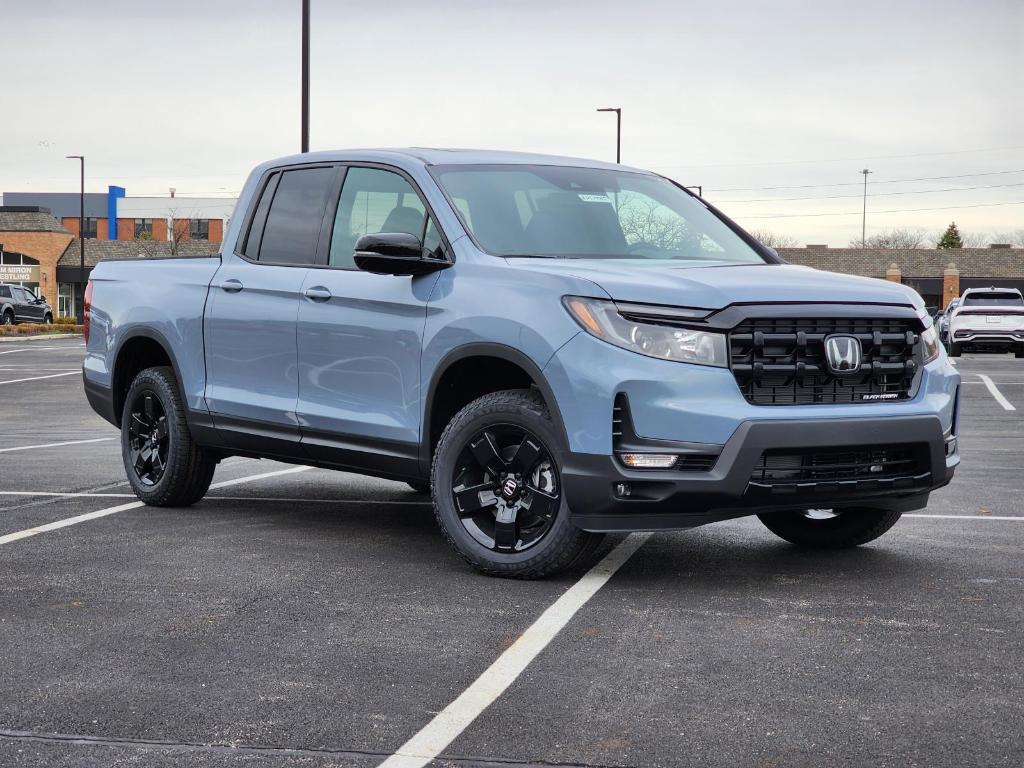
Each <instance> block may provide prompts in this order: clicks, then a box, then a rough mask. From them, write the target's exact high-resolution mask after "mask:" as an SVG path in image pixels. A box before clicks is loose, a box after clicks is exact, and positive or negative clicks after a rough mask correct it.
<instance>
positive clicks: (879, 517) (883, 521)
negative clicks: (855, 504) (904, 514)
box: [757, 508, 900, 549]
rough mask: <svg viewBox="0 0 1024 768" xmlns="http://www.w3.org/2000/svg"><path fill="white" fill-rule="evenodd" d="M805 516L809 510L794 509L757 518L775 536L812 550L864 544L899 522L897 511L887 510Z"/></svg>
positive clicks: (846, 510)
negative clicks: (829, 515) (828, 515)
mask: <svg viewBox="0 0 1024 768" xmlns="http://www.w3.org/2000/svg"><path fill="white" fill-rule="evenodd" d="M808 513H809V510H795V511H792V512H770V513H766V514H763V515H758V516H757V517H758V519H759V520H760V521H761V522H762V523H764V525H765V527H766V528H767V529H768V530H769V531H771V532H772V533H774V534H775V535H776V536H779V537H780V538H783V539H785V540H786V541H788V542H791V543H793V544H797V545H798V546H801V547H810V548H813V549H847V548H849V547H856V546H860V545H861V544H866V543H867V542H869V541H873V540H874V539H877V538H878V537H879V536H881V535H882V534H883V533H885V532H886V531H888V530H889V529H890V528H892V527H893V526H894V525H895V524H896V521H897V520H899V519H900V513H899V512H892V511H890V510H887V509H863V508H856V509H843V510H837V511H835V512H834V514H833V515H832V516H831V517H810V516H808Z"/></svg>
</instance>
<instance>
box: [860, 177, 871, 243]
mask: <svg viewBox="0 0 1024 768" xmlns="http://www.w3.org/2000/svg"><path fill="white" fill-rule="evenodd" d="M861 173H863V174H864V212H863V213H862V214H861V219H860V247H861V250H864V249H865V248H866V247H867V233H868V174H869V173H871V171H869V170H868V169H867V168H864V169H863V170H862V171H861Z"/></svg>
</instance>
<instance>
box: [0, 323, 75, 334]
mask: <svg viewBox="0 0 1024 768" xmlns="http://www.w3.org/2000/svg"><path fill="white" fill-rule="evenodd" d="M58 325H59V327H57V326H58ZM81 332H82V326H80V325H74V324H68V323H59V324H58V323H54V324H53V325H44V324H43V323H22V324H21V325H0V336H38V335H41V334H43V335H45V334H48V333H81Z"/></svg>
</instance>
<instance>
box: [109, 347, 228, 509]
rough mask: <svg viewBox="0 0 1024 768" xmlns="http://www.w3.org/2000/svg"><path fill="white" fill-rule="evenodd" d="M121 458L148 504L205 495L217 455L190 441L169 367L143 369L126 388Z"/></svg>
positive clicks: (177, 503) (185, 502)
mask: <svg viewBox="0 0 1024 768" xmlns="http://www.w3.org/2000/svg"><path fill="white" fill-rule="evenodd" d="M121 456H122V458H123V460H124V468H125V472H126V474H127V475H128V482H129V483H130V484H131V486H132V490H133V491H134V492H135V495H136V496H138V497H139V499H140V500H141V501H144V502H145V503H146V504H148V505H150V506H154V507H186V506H189V505H191V504H194V503H196V502H197V501H199V500H200V499H201V498H203V496H204V495H206V491H207V490H208V489H209V487H210V482H211V481H212V480H213V472H214V470H215V469H216V468H217V459H216V457H215V456H214V455H212V454H211V453H210V452H209V451H207V450H206V449H204V448H202V447H201V446H199V445H196V443H195V442H194V441H193V440H192V435H191V434H190V433H189V431H188V424H187V423H186V421H185V407H184V404H183V403H182V401H181V395H180V393H179V392H178V383H177V381H176V379H175V378H174V371H173V370H172V369H171V368H168V367H166V366H160V367H157V368H146V369H145V370H143V371H142V372H140V373H139V374H138V375H137V376H136V377H135V380H134V381H133V382H132V384H131V386H130V387H129V388H128V394H127V396H126V397H125V399H124V409H123V411H122V413H121Z"/></svg>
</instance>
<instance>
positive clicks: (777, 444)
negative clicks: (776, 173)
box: [84, 149, 960, 578]
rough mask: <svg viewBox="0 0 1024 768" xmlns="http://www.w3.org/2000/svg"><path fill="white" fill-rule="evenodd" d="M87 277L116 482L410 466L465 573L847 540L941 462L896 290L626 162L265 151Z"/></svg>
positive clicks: (94, 398) (942, 405) (90, 336)
mask: <svg viewBox="0 0 1024 768" xmlns="http://www.w3.org/2000/svg"><path fill="white" fill-rule="evenodd" d="M87 301H88V310H87V313H88V314H87V319H88V332H87V334H86V338H87V349H86V357H85V363H84V378H85V391H86V394H87V396H88V398H89V401H90V403H91V404H92V406H93V408H95V409H96V411H97V412H99V413H100V414H101V415H102V416H103V417H104V418H105V419H107V420H108V421H109V422H110V423H112V424H114V425H116V426H118V427H119V428H120V430H121V441H122V442H121V445H122V450H123V454H124V464H125V469H126V471H127V474H128V479H129V480H130V482H131V485H132V488H133V489H134V491H135V493H136V494H137V495H138V497H139V498H140V499H142V500H143V501H145V502H146V503H148V504H153V505H166V506H180V505H187V504H192V503H194V502H197V501H199V500H200V499H201V498H202V497H203V495H204V493H205V492H206V490H207V488H208V487H209V485H210V480H211V477H212V475H213V472H214V468H215V466H216V464H217V462H218V461H220V460H221V459H222V458H224V457H226V456H230V455H242V456H252V457H266V458H272V459H276V460H279V461H284V462H294V463H300V464H309V465H314V466H319V467H329V468H336V469H343V470H346V471H350V472H361V473H365V474H368V475H375V476H378V477H385V478H391V479H395V480H400V481H405V482H407V483H409V485H411V486H412V487H413V489H415V490H417V491H420V492H423V493H427V492H430V493H432V495H433V502H434V509H435V514H436V517H437V522H438V524H439V526H440V528H441V531H442V533H443V534H444V536H445V538H446V539H447V540H448V541H449V542H450V544H451V545H452V547H453V548H454V549H455V551H456V552H457V553H458V554H459V555H461V556H462V557H463V558H464V559H465V560H466V561H468V562H469V563H470V564H472V565H473V566H475V567H476V568H478V569H479V570H481V571H483V572H485V573H488V574H494V575H501V576H515V577H521V578H529V577H539V576H544V575H547V574H551V573H554V572H557V571H559V570H561V569H564V568H567V567H570V566H573V565H575V564H580V563H582V562H585V561H586V560H587V558H588V557H590V555H591V554H592V553H593V552H594V551H595V549H596V548H597V546H598V544H599V542H600V540H601V538H602V536H603V534H604V533H606V532H609V531H635V530H664V529H674V528H688V527H692V526H697V525H702V524H704V523H710V522H714V521H719V520H725V519H728V518H734V517H739V516H743V515H755V514H756V515H757V516H758V517H759V518H760V519H761V520H762V521H763V523H764V524H765V525H766V526H767V527H768V528H769V529H770V530H772V531H773V532H774V533H776V534H777V535H779V536H781V537H782V538H784V539H787V540H788V541H791V542H793V543H795V544H798V545H803V546H808V547H849V546H855V545H858V544H863V543H864V542H867V541H870V540H872V539H874V538H876V537H878V536H880V535H881V534H882V533H884V532H885V531H886V530H888V529H889V528H890V527H891V526H892V525H893V524H894V523H895V522H896V521H897V520H898V519H899V517H900V515H901V513H903V512H905V511H908V510H913V509H919V508H921V507H924V506H925V504H926V503H927V501H928V495H929V493H930V492H931V491H932V490H934V489H936V488H938V487H940V486H943V485H945V484H946V483H948V482H949V481H950V479H951V478H952V476H953V472H954V469H955V467H956V465H957V464H958V463H959V460H960V459H959V453H958V447H957V413H958V391H959V390H958V388H959V383H960V378H959V376H958V374H957V372H956V370H955V368H953V367H951V365H950V363H949V362H948V360H947V358H946V354H945V352H944V351H943V349H942V348H941V345H940V344H939V343H938V340H937V338H936V334H935V330H934V329H933V327H932V324H931V319H930V318H929V317H928V315H927V313H926V311H925V308H924V306H923V303H922V301H921V299H920V297H919V296H918V295H917V294H916V293H915V292H914V291H912V290H910V289H908V288H905V287H903V286H902V285H899V284H895V283H891V282H886V281H883V280H875V279H870V278H857V277H850V276H845V275H838V274H832V273H828V272H820V271H816V270H813V269H808V268H805V267H799V266H792V265H788V264H786V263H784V262H783V261H782V260H781V259H780V258H779V256H778V255H777V254H776V253H775V252H774V251H772V250H771V249H769V248H766V247H764V246H762V245H761V244H759V243H758V242H757V241H756V240H755V239H754V238H752V237H751V236H750V235H749V234H747V233H746V232H744V231H743V230H742V229H741V228H740V227H739V226H737V225H736V224H735V223H733V222H732V221H730V220H729V219H728V218H727V217H726V216H725V215H723V214H722V213H721V212H720V211H718V210H716V209H715V208H714V207H713V206H711V205H709V204H708V203H707V202H705V201H704V200H702V199H700V198H699V197H696V196H694V195H692V194H691V193H690V192H688V191H687V190H686V189H684V188H683V187H682V186H680V185H679V184H677V183H675V182H673V181H671V180H670V179H667V178H664V177H662V176H659V175H656V174H654V173H650V172H646V171H642V170H637V169H632V168H627V167H624V166H620V165H613V164H607V163H599V162H593V161H588V160H577V159H570V158H558V157H546V156H539V155H526V154H517V153H506V152H476V151H453V150H435V149H409V150H374V151H370V150H366V151H348V152H345V151H338V152H316V153H312V154H303V155H297V156H294V157H286V158H283V159H280V160H274V161H271V162H267V163H264V164H263V165H260V166H259V167H257V168H256V169H255V170H254V171H253V172H252V174H251V175H250V176H249V179H248V180H247V182H246V184H245V188H244V190H243V192H242V195H241V198H240V200H239V202H238V208H237V210H236V212H235V215H234V216H233V217H232V219H231V223H230V226H229V227H228V231H227V233H226V237H225V239H224V245H223V248H222V253H221V254H220V255H219V256H217V257H213V258H170V259H146V260H133V261H106V262H103V263H101V264H100V265H98V266H97V267H96V269H95V270H94V271H93V273H92V278H91V281H90V283H89V287H88V291H87Z"/></svg>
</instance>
